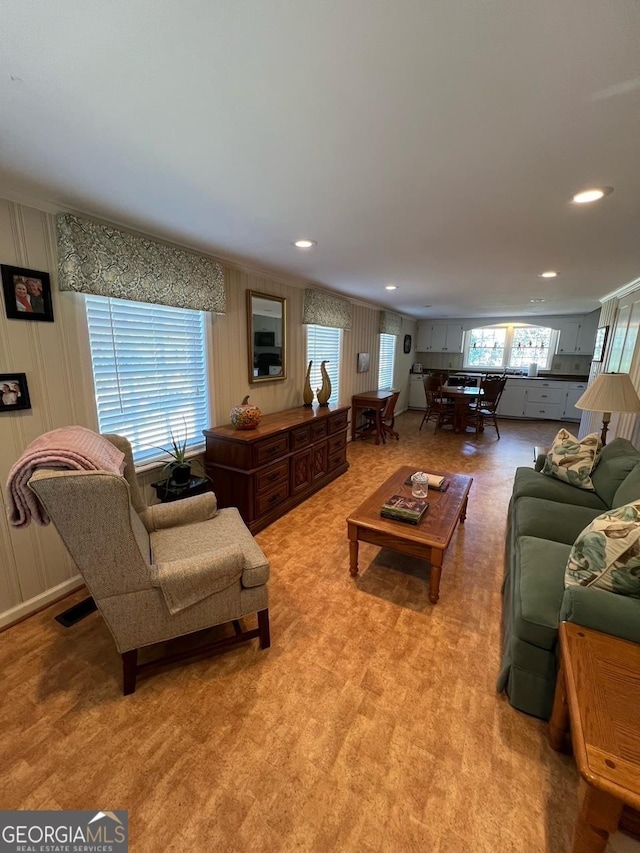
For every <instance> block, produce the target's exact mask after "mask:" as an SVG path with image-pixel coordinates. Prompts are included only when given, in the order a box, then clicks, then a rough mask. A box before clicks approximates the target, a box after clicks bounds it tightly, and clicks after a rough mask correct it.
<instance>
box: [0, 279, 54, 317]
mask: <svg viewBox="0 0 640 853" xmlns="http://www.w3.org/2000/svg"><path fill="white" fill-rule="evenodd" d="M0 270H1V271H2V290H3V293H4V307H5V311H6V313H7V317H8V318H9V319H10V320H40V321H41V322H48V323H52V322H53V307H52V305H51V282H50V279H49V273H46V272H39V271H38V270H28V269H25V268H24V267H10V266H8V265H7V264H0Z"/></svg>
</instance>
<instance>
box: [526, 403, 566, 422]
mask: <svg viewBox="0 0 640 853" xmlns="http://www.w3.org/2000/svg"><path fill="white" fill-rule="evenodd" d="M562 409H563V407H562V405H561V404H560V403H545V402H542V403H529V402H528V403H527V404H526V405H525V407H524V416H525V418H539V419H541V420H550V421H559V420H560V418H561V417H562Z"/></svg>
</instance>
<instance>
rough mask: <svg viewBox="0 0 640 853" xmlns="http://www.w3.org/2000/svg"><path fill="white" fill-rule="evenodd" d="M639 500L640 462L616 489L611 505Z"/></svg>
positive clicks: (622, 504) (620, 504)
mask: <svg viewBox="0 0 640 853" xmlns="http://www.w3.org/2000/svg"><path fill="white" fill-rule="evenodd" d="M637 500H640V462H637V463H636V465H635V467H634V468H632V469H631V471H630V472H629V473H628V474H627V476H626V477H625V479H624V480H623V481H622V483H621V484H620V485H619V486H618V488H617V489H616V493H615V494H614V496H613V500H612V501H611V506H612V507H617V506H624V505H625V504H632V503H634V502H635V501H637Z"/></svg>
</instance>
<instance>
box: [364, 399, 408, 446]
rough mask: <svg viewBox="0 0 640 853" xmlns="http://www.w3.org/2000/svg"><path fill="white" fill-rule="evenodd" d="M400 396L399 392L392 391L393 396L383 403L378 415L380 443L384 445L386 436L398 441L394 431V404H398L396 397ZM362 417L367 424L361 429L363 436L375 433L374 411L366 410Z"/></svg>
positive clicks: (397, 435) (398, 437)
mask: <svg viewBox="0 0 640 853" xmlns="http://www.w3.org/2000/svg"><path fill="white" fill-rule="evenodd" d="M399 396H400V392H399V391H394V392H393V395H392V396H391V397H389V398H388V400H387V402H386V403H385V406H384V409H383V410H382V412H381V414H380V433H381V435H380V437H381V438H382V443H383V444H386V441H387V439H386V437H387V435H391V436H393V438H395V439H396V440H399V439H400V436H399V434H398V433H397V432H396V430H395V429H394V425H395V421H396V416H395V410H396V403H397V402H398V397H399ZM363 415H364V417H365V418H366V419H367V423H366V424H365V426H364V427H363V432H364V433H365V436H366V435H367V434H370V433H375V431H376V411H375V409H366V410H365V411H364V412H363Z"/></svg>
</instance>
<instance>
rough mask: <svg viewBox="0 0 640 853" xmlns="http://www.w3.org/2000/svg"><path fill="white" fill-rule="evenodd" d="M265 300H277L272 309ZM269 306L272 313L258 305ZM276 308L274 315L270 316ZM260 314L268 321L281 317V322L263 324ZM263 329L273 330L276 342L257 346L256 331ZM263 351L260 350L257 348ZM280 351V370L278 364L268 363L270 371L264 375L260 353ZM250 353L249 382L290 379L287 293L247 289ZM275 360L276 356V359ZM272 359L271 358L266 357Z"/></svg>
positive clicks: (264, 330)
mask: <svg viewBox="0 0 640 853" xmlns="http://www.w3.org/2000/svg"><path fill="white" fill-rule="evenodd" d="M265 303H274V305H273V309H271V308H270V307H269V306H268V305H265ZM261 306H262V307H263V308H266V309H267V310H268V313H266V314H264V315H263V314H260V313H259V311H256V308H257V309H259V308H260V307H261ZM271 310H273V317H271V316H269V315H270V313H271ZM256 316H258V317H264V319H265V320H276V321H277V320H280V324H279V326H278V323H277V322H276V323H275V324H271V323H268V324H267V323H261V322H260V321H256V319H255V318H256ZM259 325H265V326H266V325H269V326H271V325H273V328H272V329H260V328H258V326H259ZM261 332H263V333H264V334H266V335H270V334H271V333H273V344H265V345H263V347H259V345H258V346H256V333H258V334H260V333H261ZM258 348H259V349H260V350H261V351H260V352H256V350H257V349H258ZM278 349H279V350H280V353H279V356H280V363H281V364H280V366H281V370H280V373H277V374H274V373H273V372H271V371H273V369H274V368H275V367H277V366H278V365H277V364H274V365H268V364H267V365H266V366H268V368H269V372H268V373H265V374H260V373H259V371H260V370H261V369H263V368H264V366H265V365H263V367H262V368H261V366H260V364H259V363H258V362H259V358H258V357H259V356H260V355H263V354H264V355H268V354H269V353H270V352H271V353H272V354H273V355H274V356H277V355H278V353H277V352H276V351H277V350H278ZM247 355H248V369H249V384H250V385H254V384H255V383H257V382H278V381H281V380H282V379H286V378H287V300H286V299H285V298H284V297H283V296H273V295H272V294H271V293H259V292H258V291H257V290H247ZM274 360H275V359H274ZM265 361H267V362H268V359H265Z"/></svg>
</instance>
